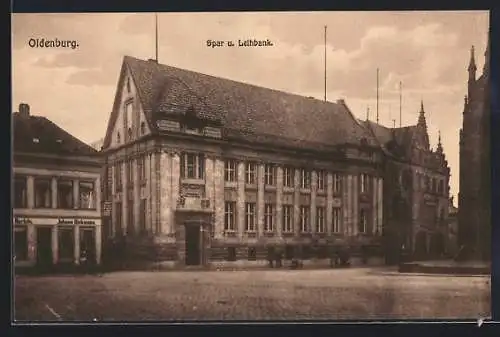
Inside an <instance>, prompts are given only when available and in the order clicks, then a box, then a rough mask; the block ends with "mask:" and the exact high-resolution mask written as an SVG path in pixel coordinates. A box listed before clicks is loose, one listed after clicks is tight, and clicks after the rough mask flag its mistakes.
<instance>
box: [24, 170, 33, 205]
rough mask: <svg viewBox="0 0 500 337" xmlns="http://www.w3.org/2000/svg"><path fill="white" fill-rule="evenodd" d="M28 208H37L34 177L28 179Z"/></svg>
mask: <svg viewBox="0 0 500 337" xmlns="http://www.w3.org/2000/svg"><path fill="white" fill-rule="evenodd" d="M26 206H28V208H34V207H35V178H34V177H33V176H28V177H27V178H26Z"/></svg>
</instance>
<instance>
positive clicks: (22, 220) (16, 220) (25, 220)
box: [14, 217, 33, 225]
mask: <svg viewBox="0 0 500 337" xmlns="http://www.w3.org/2000/svg"><path fill="white" fill-rule="evenodd" d="M14 223H15V224H18V225H31V224H33V221H31V219H30V218H20V217H15V218H14Z"/></svg>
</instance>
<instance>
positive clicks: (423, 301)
mask: <svg viewBox="0 0 500 337" xmlns="http://www.w3.org/2000/svg"><path fill="white" fill-rule="evenodd" d="M381 270H382V269H368V268H360V269H341V270H314V271H310V270H308V271H306V270H298V271H291V270H283V271H276V270H269V271H236V272H229V271H226V272H217V271H213V272H205V271H188V272H180V271H169V272H115V273H110V274H104V275H102V276H99V275H81V276H63V275H59V276H44V277H28V276H16V280H15V282H16V284H15V286H16V288H15V315H16V319H17V320H18V321H26V320H29V321H38V320H43V321H57V320H62V321H74V320H85V321H88V320H98V321H121V320H127V321H128V320H135V321H138V320H140V321H143V320H260V319H264V320H265V319H273V320H290V319H332V320H335V319H384V318H386V319H389V318H392V319H405V318H433V319H436V318H438V319H439V318H474V319H476V318H478V317H488V316H490V314H489V313H490V290H489V289H490V279H489V277H464V276H456V277H450V276H436V275H432V276H430V275H429V276H420V275H398V274H396V273H384V272H382V271H381Z"/></svg>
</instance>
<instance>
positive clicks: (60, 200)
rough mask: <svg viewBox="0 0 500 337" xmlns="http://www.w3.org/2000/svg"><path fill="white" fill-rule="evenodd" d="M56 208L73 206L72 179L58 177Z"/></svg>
mask: <svg viewBox="0 0 500 337" xmlns="http://www.w3.org/2000/svg"><path fill="white" fill-rule="evenodd" d="M57 208H62V209H71V208H73V181H72V180H66V179H60V180H58V181H57Z"/></svg>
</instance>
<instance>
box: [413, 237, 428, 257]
mask: <svg viewBox="0 0 500 337" xmlns="http://www.w3.org/2000/svg"><path fill="white" fill-rule="evenodd" d="M414 254H415V259H416V260H423V259H425V258H426V257H427V234H426V233H425V232H418V233H417V236H416V237H415V250H414Z"/></svg>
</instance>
